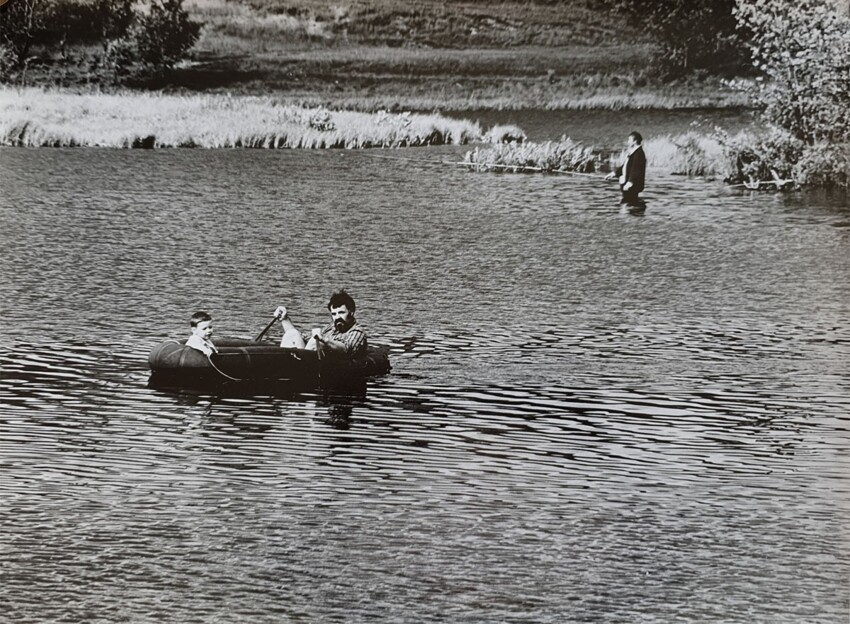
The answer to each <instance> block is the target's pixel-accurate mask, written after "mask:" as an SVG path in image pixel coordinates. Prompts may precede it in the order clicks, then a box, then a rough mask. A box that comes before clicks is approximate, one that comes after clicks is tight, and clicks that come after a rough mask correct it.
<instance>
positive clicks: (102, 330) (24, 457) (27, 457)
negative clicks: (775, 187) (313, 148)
mask: <svg viewBox="0 0 850 624" xmlns="http://www.w3.org/2000/svg"><path fill="white" fill-rule="evenodd" d="M458 159H459V152H458V151H456V150H451V149H445V150H442V149H441V150H425V149H420V150H402V151H369V152H306V153H305V152H293V151H277V152H267V151H197V150H183V151H181V150H173V151H161V152H142V151H112V150H94V149H92V150H61V149H57V150H8V149H6V150H2V151H0V164H2V178H0V244H2V252H0V293H1V294H2V297H1V298H0V323H2V325H0V427H1V428H2V429H0V430H1V431H2V436H0V496H2V501H3V505H2V508H0V580H2V583H0V604H2V605H3V609H4V615H3V617H4V618H8V620H9V621H14V622H47V621H63V622H117V621H139V622H159V621H173V622H234V621H246V622H247V621H250V622H331V621H333V622H365V621H387V622H553V623H554V622H658V623H667V622H673V621H677V622H790V623H797V622H806V623H842V624H843V623H846V622H847V619H848V614H850V583H849V582H848V579H850V559H849V558H850V527H849V526H848V511H850V477H848V475H850V459H848V457H850V433H849V432H848V429H850V417H849V416H848V408H850V368H848V361H850V329H848V327H847V318H848V312H850V310H848V308H850V211H848V208H847V205H846V204H847V202H846V197H844V196H834V195H828V194H796V195H795V194H792V195H777V194H751V193H749V192H747V193H741V192H736V191H734V190H730V189H727V188H724V187H722V186H721V185H718V184H713V183H707V182H704V181H699V180H687V179H683V178H676V177H668V176H664V175H662V174H660V173H657V172H650V186H649V189H648V191H647V192H646V193H645V195H646V199H647V208H646V210H645V211H643V212H639V213H635V212H628V211H623V210H621V209H620V208H619V206H618V205H617V199H618V198H617V191H616V187H612V186H610V185H608V184H607V183H605V182H602V181H601V180H599V179H598V178H588V177H568V176H563V177H554V176H536V175H492V174H477V173H471V172H467V171H465V170H464V169H462V168H459V167H456V166H452V165H448V164H443V163H445V162H452V161H456V160H458ZM342 286H344V287H346V288H347V289H348V290H349V291H350V292H351V293H352V294H354V295H355V297H356V298H357V302H358V308H357V311H358V318H359V319H360V321H361V322H362V323H364V324H365V326H366V327H367V328H368V331H369V333H370V339H371V340H372V342H375V343H380V344H386V345H388V346H389V347H390V348H391V358H392V364H393V371H392V373H391V374H390V375H388V376H386V377H383V378H380V379H374V380H370V381H369V383H368V384H367V386H366V388H365V390H363V391H360V392H353V393H349V394H344V393H340V392H328V391H324V390H322V389H304V388H300V389H294V388H293V389H287V388H277V389H275V391H274V392H266V393H264V394H260V395H250V394H245V393H241V392H234V391H229V390H228V391H222V392H220V393H216V394H203V393H201V394H199V393H190V392H166V391H161V390H154V389H151V388H149V387H148V385H147V382H148V375H149V373H148V369H147V354H148V351H149V350H150V348H151V347H152V346H154V345H155V344H157V343H158V342H160V341H162V340H164V339H166V338H181V337H184V336H186V335H187V333H188V318H189V316H190V315H191V313H192V312H194V311H195V310H196V309H207V310H209V311H210V312H212V313H213V314H214V316H215V318H216V332H217V335H219V336H246V337H250V336H252V335H255V334H256V333H258V332H259V330H260V329H262V328H263V327H264V326H265V325H266V323H267V322H268V320H269V318H270V314H271V312H272V310H273V309H274V308H275V306H277V305H278V304H285V305H287V307H288V308H289V309H290V311H291V314H292V316H293V317H294V320H295V322H296V324H298V325H299V326H301V327H303V328H305V329H306V328H309V327H311V326H313V325H317V324H319V323H321V322H323V321H324V318H325V316H326V311H325V309H324V305H325V303H326V301H327V296H328V294H329V293H330V292H331V291H332V290H334V289H335V288H338V287H342ZM273 331H274V332H277V331H279V330H278V329H275V330H273ZM274 335H279V334H274Z"/></svg>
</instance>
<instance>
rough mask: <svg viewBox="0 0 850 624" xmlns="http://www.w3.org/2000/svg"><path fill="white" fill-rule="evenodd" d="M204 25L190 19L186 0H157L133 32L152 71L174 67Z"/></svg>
mask: <svg viewBox="0 0 850 624" xmlns="http://www.w3.org/2000/svg"><path fill="white" fill-rule="evenodd" d="M200 30H201V25H200V24H198V23H196V22H192V21H190V20H189V14H188V12H187V11H186V9H184V8H183V0H153V2H152V3H151V7H150V13H149V14H148V15H144V16H139V17H138V18H137V27H136V29H135V31H134V33H133V38H134V41H135V45H136V49H137V50H138V59H139V61H140V62H141V64H142V66H143V67H144V68H145V69H147V70H149V71H154V72H158V71H162V70H164V69H170V68H172V67H174V65H175V64H176V63H177V62H178V61H180V60H181V59H182V58H183V57H184V56H185V54H186V52H188V51H189V49H190V48H191V47H192V46H193V45H195V41H197V40H198V35H199V33H200Z"/></svg>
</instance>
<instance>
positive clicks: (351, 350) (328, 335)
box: [274, 290, 367, 357]
mask: <svg viewBox="0 0 850 624" xmlns="http://www.w3.org/2000/svg"><path fill="white" fill-rule="evenodd" d="M355 309H356V305H355V303H354V299H353V298H352V297H351V295H349V294H348V293H347V292H345V291H344V290H340V291H339V292H335V293H334V294H333V295H331V299H330V301H329V302H328V310H329V311H330V313H331V323H330V324H329V325H327V326H326V327H325V328H324V329H319V328H316V329H314V330H313V331H312V332H311V333H312V337H311V338H310V340H309V341H308V342H307V344H306V345H305V344H304V337H303V336H302V335H301V332H299V331H298V330H297V329H296V328H295V326H294V325H293V324H292V320H291V319H290V318H289V313H288V312H287V311H286V308H285V307H283V306H278V307H277V309H275V311H274V315H275V317H277V318H279V319H280V325H281V327H282V328H283V339H281V341H280V346H281V347H295V348H298V349H310V350H312V351H315V350H318V351H319V352H320V353H321V354H328V353H332V354H335V355H347V356H349V357H357V356H359V355H362V354H364V353H365V352H366V347H367V344H366V332H364V331H363V330H362V329H360V326H359V325H358V324H357V319H355V318H354V310H355Z"/></svg>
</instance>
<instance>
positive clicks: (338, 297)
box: [328, 289, 356, 314]
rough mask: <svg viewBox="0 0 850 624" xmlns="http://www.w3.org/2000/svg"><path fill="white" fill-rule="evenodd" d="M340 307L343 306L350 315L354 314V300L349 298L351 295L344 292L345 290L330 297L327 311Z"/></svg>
mask: <svg viewBox="0 0 850 624" xmlns="http://www.w3.org/2000/svg"><path fill="white" fill-rule="evenodd" d="M341 305H344V306H345V307H346V308H348V309H349V311H350V312H351V313H352V314H354V310H355V307H356V306H355V305H354V299H352V298H351V295H349V294H348V293H347V292H345V289H343V290H340V291H338V292H335V293H334V294H332V295H331V300H330V301H328V310H330V309H331V308H338V307H339V306H341Z"/></svg>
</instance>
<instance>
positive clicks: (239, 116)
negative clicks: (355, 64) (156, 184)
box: [0, 88, 482, 148]
mask: <svg viewBox="0 0 850 624" xmlns="http://www.w3.org/2000/svg"><path fill="white" fill-rule="evenodd" d="M0 108H2V111H3V115H2V118H0V144H2V145H19V146H97V147H205V148H221V147H262V148H361V147H398V146H415V145H439V144H447V143H454V144H464V143H468V142H470V141H475V140H480V139H481V135H482V133H481V129H480V127H479V126H478V124H475V123H472V122H468V121H463V120H454V119H448V118H446V117H442V116H440V115H416V114H411V113H401V114H390V113H386V112H381V113H378V114H368V113H360V112H352V111H330V110H328V109H324V108H304V107H300V106H290V105H284V104H281V103H280V102H279V101H278V100H276V99H275V98H272V97H227V96H212V95H208V96H193V97H182V96H168V95H154V94H136V93H123V94H84V95H81V94H73V93H67V92H61V91H55V90H43V89H34V88H30V89H21V90H13V89H3V90H0Z"/></svg>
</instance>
